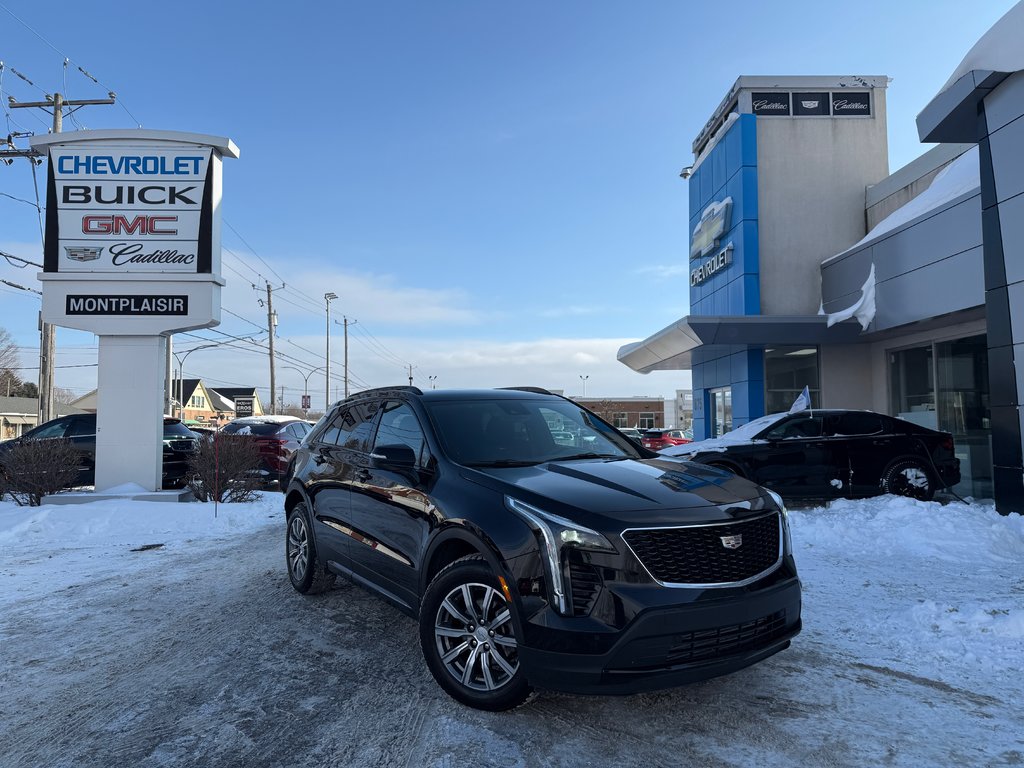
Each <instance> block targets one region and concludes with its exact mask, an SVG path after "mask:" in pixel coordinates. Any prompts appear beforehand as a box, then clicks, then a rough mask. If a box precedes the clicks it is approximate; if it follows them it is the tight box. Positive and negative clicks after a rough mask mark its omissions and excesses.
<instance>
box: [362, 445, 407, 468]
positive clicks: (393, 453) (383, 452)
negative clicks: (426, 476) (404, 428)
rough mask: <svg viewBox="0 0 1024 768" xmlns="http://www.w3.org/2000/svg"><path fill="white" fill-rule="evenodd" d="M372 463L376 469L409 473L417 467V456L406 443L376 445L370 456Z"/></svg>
mask: <svg viewBox="0 0 1024 768" xmlns="http://www.w3.org/2000/svg"><path fill="white" fill-rule="evenodd" d="M370 463H371V464H372V465H373V467H374V468H375V469H390V470H392V471H399V472H402V471H408V470H410V469H413V468H414V467H415V466H416V454H415V453H413V450H412V448H410V447H409V446H408V445H406V444H405V443H395V444H393V445H376V446H374V448H373V452H372V453H371V454H370Z"/></svg>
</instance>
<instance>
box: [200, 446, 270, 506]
mask: <svg viewBox="0 0 1024 768" xmlns="http://www.w3.org/2000/svg"><path fill="white" fill-rule="evenodd" d="M259 466H260V455H259V449H258V448H257V447H256V441H255V440H253V439H252V438H251V437H248V436H246V435H233V434H229V433H224V432H219V433H217V434H216V435H213V436H211V437H209V438H204V439H202V440H200V441H199V450H197V451H196V452H195V453H194V454H192V456H191V457H190V458H189V462H188V468H189V480H188V487H189V489H190V490H191V491H192V493H193V494H194V495H195V497H196V498H197V499H199V501H220V502H233V501H252V500H253V499H254V498H256V492H257V491H258V490H259V487H260V479H259V476H258V475H257V474H256V472H257V470H258V469H259Z"/></svg>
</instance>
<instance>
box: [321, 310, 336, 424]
mask: <svg viewBox="0 0 1024 768" xmlns="http://www.w3.org/2000/svg"><path fill="white" fill-rule="evenodd" d="M336 298H338V294H336V293H334V292H333V291H328V292H327V293H325V294H324V301H326V302H327V365H325V366H324V370H325V371H326V373H325V374H324V380H325V382H326V385H327V398H326V402H325V404H324V413H327V412H328V411H329V410H331V302H332V301H334V300H335V299H336Z"/></svg>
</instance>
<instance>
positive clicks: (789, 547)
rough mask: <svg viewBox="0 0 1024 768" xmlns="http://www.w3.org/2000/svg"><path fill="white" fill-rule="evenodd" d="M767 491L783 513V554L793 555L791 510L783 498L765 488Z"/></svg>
mask: <svg viewBox="0 0 1024 768" xmlns="http://www.w3.org/2000/svg"><path fill="white" fill-rule="evenodd" d="M765 490H766V491H768V495H769V496H771V497H772V500H773V501H774V502H775V503H776V504H778V506H779V512H781V513H782V547H783V552H788V553H791V552H792V551H793V539H792V538H791V537H790V535H789V510H787V509H786V503H785V502H784V501H783V500H782V497H781V496H779V494H777V493H776V492H775V491H772V490H769V489H768V488H765Z"/></svg>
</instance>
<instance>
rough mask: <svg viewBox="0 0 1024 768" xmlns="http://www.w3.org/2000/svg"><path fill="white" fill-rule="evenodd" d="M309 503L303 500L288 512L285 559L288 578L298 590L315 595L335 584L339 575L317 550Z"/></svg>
mask: <svg viewBox="0 0 1024 768" xmlns="http://www.w3.org/2000/svg"><path fill="white" fill-rule="evenodd" d="M309 521H310V517H309V511H308V510H307V509H306V505H305V504H304V503H302V502H299V503H298V504H296V505H295V506H294V507H292V509H291V511H290V512H289V513H288V523H287V528H286V531H287V533H286V534H285V560H286V562H287V565H288V579H289V581H291V583H292V586H293V587H295V589H296V591H298V592H301V593H302V594H304V595H315V594H317V593H319V592H323V591H325V590H328V589H330V588H331V587H332V586H334V580H335V578H336V577H335V575H334V574H333V573H331V572H330V571H328V570H327V567H326V566H325V565H324V563H323V562H322V561H321V560H320V556H319V555H318V554H317V550H316V541H314V539H313V528H312V526H311V524H310V522H309Z"/></svg>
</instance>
